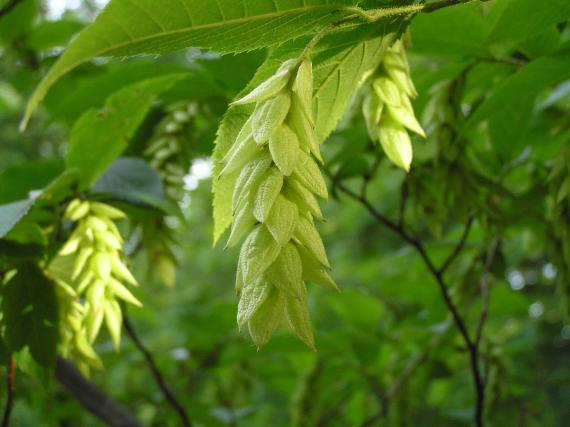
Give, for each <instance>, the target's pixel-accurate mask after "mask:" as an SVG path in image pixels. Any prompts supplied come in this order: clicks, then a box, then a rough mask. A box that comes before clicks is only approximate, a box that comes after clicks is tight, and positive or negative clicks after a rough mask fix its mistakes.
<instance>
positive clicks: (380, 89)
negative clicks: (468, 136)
mask: <svg viewBox="0 0 570 427" xmlns="http://www.w3.org/2000/svg"><path fill="white" fill-rule="evenodd" d="M416 96H417V92H416V89H415V87H414V83H413V82H412V79H411V76H410V67H409V65H408V60H407V58H406V52H405V49H404V45H403V43H402V41H401V40H400V41H397V42H396V43H395V44H394V45H393V46H392V47H391V48H390V49H389V50H388V51H387V52H386V54H385V55H384V58H383V60H382V64H381V66H380V68H379V70H378V72H377V74H376V75H375V76H374V78H373V80H372V84H371V88H370V90H369V91H368V93H367V94H366V97H365V99H364V103H363V105H362V110H363V113H364V118H365V120H366V126H367V128H368V134H369V136H370V139H372V140H373V141H379V142H380V145H381V146H382V149H383V150H384V152H385V153H386V156H388V158H389V159H390V160H391V161H392V162H393V163H394V164H395V165H397V166H398V167H401V168H402V169H404V170H406V171H409V170H410V166H411V164H412V157H413V151H412V142H411V140H410V135H409V134H408V130H410V131H412V132H414V133H417V134H418V135H420V136H422V137H424V138H425V132H424V130H423V129H422V126H421V125H420V123H419V122H418V120H417V119H416V116H415V114H414V109H413V107H412V103H411V99H412V98H414V97H416Z"/></svg>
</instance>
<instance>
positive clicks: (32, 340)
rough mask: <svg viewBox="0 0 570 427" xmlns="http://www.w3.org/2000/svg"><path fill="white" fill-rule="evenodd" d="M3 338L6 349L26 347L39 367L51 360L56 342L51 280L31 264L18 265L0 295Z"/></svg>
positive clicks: (56, 316) (53, 291)
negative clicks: (15, 272)
mask: <svg viewBox="0 0 570 427" xmlns="http://www.w3.org/2000/svg"><path fill="white" fill-rule="evenodd" d="M2 311H3V313H4V318H3V323H4V325H5V328H6V329H5V339H6V343H7V345H8V347H9V349H10V351H12V352H15V351H18V350H21V349H22V348H23V347H24V346H28V347H29V349H30V352H31V354H32V356H33V358H34V359H35V360H36V361H37V362H38V363H39V364H40V365H42V366H46V367H49V366H53V365H54V363H55V357H56V349H57V341H58V329H57V325H58V314H57V313H58V311H57V298H56V295H55V289H54V286H53V285H52V283H50V282H49V281H48V280H47V278H46V277H45V276H44V275H43V273H42V272H41V271H40V269H39V268H38V267H37V266H36V265H34V264H22V265H21V266H20V267H19V268H18V272H17V274H16V275H15V276H14V277H13V278H12V279H11V280H10V281H9V282H8V283H7V284H6V287H5V288H4V293H3V298H2Z"/></svg>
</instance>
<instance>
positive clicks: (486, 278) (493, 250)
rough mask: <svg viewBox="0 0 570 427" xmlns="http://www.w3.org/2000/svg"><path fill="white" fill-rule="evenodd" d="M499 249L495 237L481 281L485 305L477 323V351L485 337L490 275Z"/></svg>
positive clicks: (480, 285) (497, 240)
mask: <svg viewBox="0 0 570 427" xmlns="http://www.w3.org/2000/svg"><path fill="white" fill-rule="evenodd" d="M498 248H499V238H498V237H495V238H494V239H493V241H492V242H491V246H490V247H489V250H488V251H487V258H486V259H485V267H484V269H483V274H482V276H481V280H480V281H479V288H480V289H481V299H482V300H483V305H482V307H481V314H480V315H479V322H478V323H477V331H476V332H475V346H476V348H477V351H478V350H479V344H480V343H481V338H482V336H483V329H484V328H485V322H486V320H487V315H488V313H489V274H490V272H491V269H492V268H493V262H494V261H495V255H497V250H498Z"/></svg>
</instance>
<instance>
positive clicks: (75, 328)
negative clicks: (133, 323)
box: [55, 199, 142, 365]
mask: <svg viewBox="0 0 570 427" xmlns="http://www.w3.org/2000/svg"><path fill="white" fill-rule="evenodd" d="M65 217H66V218H67V219H69V220H71V221H74V222H77V223H78V224H77V226H76V228H75V230H74V231H73V233H72V234H71V236H70V238H69V240H68V241H67V242H66V243H65V244H64V245H63V247H62V248H61V250H60V251H59V254H58V259H59V260H63V259H71V260H72V263H71V265H72V268H71V271H69V275H68V277H62V276H59V277H57V283H58V284H59V291H60V297H61V298H60V301H62V304H60V305H61V307H60V310H62V311H63V313H61V314H62V315H61V317H62V319H65V320H66V321H64V322H62V324H63V325H64V326H63V327H64V329H65V330H64V331H63V332H62V335H63V337H64V340H63V347H64V355H69V356H70V357H72V358H76V359H81V360H83V361H84V362H86V363H88V364H90V365H97V364H98V363H97V361H98V358H97V356H96V354H95V352H94V351H93V349H92V348H91V344H92V343H93V342H94V341H95V338H96V337H97V335H98V334H99V331H100V329H101V326H102V324H103V321H105V324H106V326H107V329H108V330H109V333H110V335H111V338H112V340H113V343H114V345H115V347H116V348H118V347H119V344H120V340H121V328H122V323H123V316H122V311H121V306H120V304H119V301H120V300H122V301H125V302H127V303H130V304H133V305H136V306H141V305H142V304H141V303H140V302H139V300H137V299H136V298H135V297H134V296H133V295H132V294H131V292H130V291H129V290H128V289H127V288H126V286H125V285H124V284H123V283H129V284H131V285H137V281H136V280H135V278H134V277H133V275H132V274H131V272H130V271H129V269H128V268H127V267H126V266H125V264H123V261H122V247H123V239H122V237H121V234H120V233H119V230H118V229H117V226H116V225H115V222H114V220H117V219H121V218H124V217H125V214H124V213H123V212H122V211H120V210H118V209H116V208H114V207H112V206H109V205H106V204H104V203H99V202H89V201H81V200H79V199H75V200H73V201H72V202H71V203H70V204H69V205H68V207H67V209H66V212H65ZM58 259H56V260H55V262H57V261H58ZM90 362H91V363H90Z"/></svg>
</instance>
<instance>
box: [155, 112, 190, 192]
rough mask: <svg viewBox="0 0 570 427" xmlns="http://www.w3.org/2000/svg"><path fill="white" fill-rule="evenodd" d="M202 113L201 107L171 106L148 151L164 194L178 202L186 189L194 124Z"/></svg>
mask: <svg viewBox="0 0 570 427" xmlns="http://www.w3.org/2000/svg"><path fill="white" fill-rule="evenodd" d="M197 114H198V104H196V103H195V102H190V103H188V102H181V103H176V104H173V105H171V106H169V107H168V108H167V109H166V116H165V117H164V118H163V119H162V120H161V121H160V122H159V123H158V125H157V126H156V130H155V132H154V136H153V138H152V140H151V142H150V144H149V146H148V147H147V149H146V150H145V151H144V155H145V156H146V158H147V159H148V160H149V162H150V165H151V166H152V167H153V169H155V170H156V171H157V172H158V174H159V175H160V177H161V179H162V182H163V185H164V191H165V192H166V194H167V195H168V196H169V197H171V198H172V199H174V200H178V199H180V197H181V196H182V193H183V190H184V176H185V175H186V174H187V173H188V168H189V167H190V159H189V156H187V155H186V153H187V151H188V149H189V147H188V146H189V144H190V139H191V137H190V133H191V130H192V123H193V121H194V118H195V117H196V115H197Z"/></svg>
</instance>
